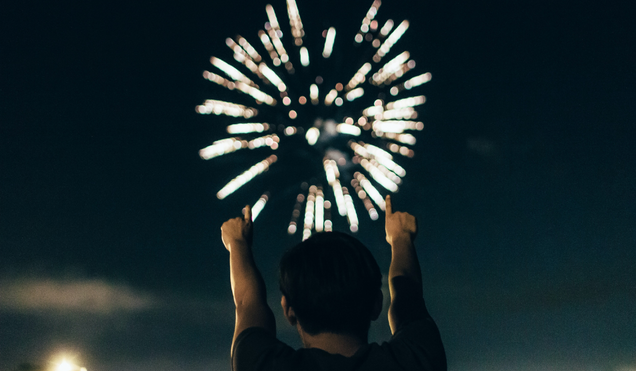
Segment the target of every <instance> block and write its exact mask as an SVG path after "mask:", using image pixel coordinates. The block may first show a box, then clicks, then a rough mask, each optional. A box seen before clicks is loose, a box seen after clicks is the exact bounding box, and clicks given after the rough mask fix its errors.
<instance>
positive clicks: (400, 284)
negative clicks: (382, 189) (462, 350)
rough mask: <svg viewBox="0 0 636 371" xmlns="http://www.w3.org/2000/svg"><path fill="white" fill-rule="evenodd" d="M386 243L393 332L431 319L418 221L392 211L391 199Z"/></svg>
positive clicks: (387, 198)
mask: <svg viewBox="0 0 636 371" xmlns="http://www.w3.org/2000/svg"><path fill="white" fill-rule="evenodd" d="M385 226H386V241H387V242H388V243H389V244H390V245H391V254H392V258H391V267H390V268H389V291H390V293H391V306H390V307H389V326H391V333H393V334H395V332H396V331H397V330H398V329H399V328H400V326H401V325H403V324H404V323H406V322H410V321H412V320H415V319H420V318H425V317H427V316H428V313H427V311H426V306H425V305H424V297H423V292H422V272H421V270H420V263H419V261H418V260H417V253H416V252H415V245H414V244H413V242H414V240H415V237H416V236H417V220H416V219H415V217H414V216H413V215H411V214H409V213H405V212H393V207H392V204H391V197H390V196H387V197H386V224H385Z"/></svg>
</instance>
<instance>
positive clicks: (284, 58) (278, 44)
mask: <svg viewBox="0 0 636 371" xmlns="http://www.w3.org/2000/svg"><path fill="white" fill-rule="evenodd" d="M268 34H269V37H270V38H271V39H272V43H273V44H274V47H275V48H276V52H278V55H280V60H281V61H282V62H283V63H287V62H289V56H288V55H287V50H285V47H284V46H283V43H282V42H281V41H280V38H279V37H278V35H277V34H276V31H275V30H273V29H270V30H269V31H268Z"/></svg>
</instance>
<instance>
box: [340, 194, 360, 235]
mask: <svg viewBox="0 0 636 371" xmlns="http://www.w3.org/2000/svg"><path fill="white" fill-rule="evenodd" d="M342 191H343V194H344V200H345V205H346V206H347V219H348V220H349V230H350V231H351V232H354V233H355V232H357V231H358V224H359V222H358V214H356V208H355V206H354V205H353V199H352V198H351V195H350V194H349V191H348V190H347V187H342Z"/></svg>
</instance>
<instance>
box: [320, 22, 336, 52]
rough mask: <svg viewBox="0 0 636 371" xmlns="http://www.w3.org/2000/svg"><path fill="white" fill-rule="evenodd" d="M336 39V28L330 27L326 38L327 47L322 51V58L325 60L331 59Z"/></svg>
mask: <svg viewBox="0 0 636 371" xmlns="http://www.w3.org/2000/svg"><path fill="white" fill-rule="evenodd" d="M335 39H336V29H335V28H334V27H329V30H328V31H327V37H325V47H324V48H323V50H322V56H323V57H324V58H329V57H330V56H331V53H332V52H333V43H334V40H335Z"/></svg>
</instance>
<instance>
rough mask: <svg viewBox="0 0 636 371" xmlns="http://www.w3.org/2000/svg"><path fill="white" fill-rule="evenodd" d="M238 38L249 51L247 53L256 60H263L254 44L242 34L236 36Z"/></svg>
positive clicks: (240, 43)
mask: <svg viewBox="0 0 636 371" xmlns="http://www.w3.org/2000/svg"><path fill="white" fill-rule="evenodd" d="M236 39H237V40H238V43H239V45H240V46H241V47H242V48H243V49H244V50H245V51H246V52H247V54H249V56H250V57H251V58H252V60H253V61H254V62H260V61H261V59H262V58H261V55H260V54H258V52H257V51H256V49H254V47H253V46H252V44H250V43H249V42H248V41H247V40H245V38H244V37H242V36H240V35H238V36H236Z"/></svg>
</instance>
